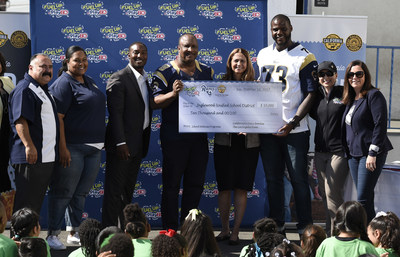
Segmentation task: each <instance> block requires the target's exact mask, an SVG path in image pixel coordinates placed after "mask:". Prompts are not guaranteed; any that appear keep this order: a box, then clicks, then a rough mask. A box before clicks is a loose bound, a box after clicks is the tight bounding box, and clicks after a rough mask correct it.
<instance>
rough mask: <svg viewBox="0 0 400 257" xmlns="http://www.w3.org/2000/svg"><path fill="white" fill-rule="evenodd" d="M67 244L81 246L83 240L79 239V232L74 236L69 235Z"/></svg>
mask: <svg viewBox="0 0 400 257" xmlns="http://www.w3.org/2000/svg"><path fill="white" fill-rule="evenodd" d="M67 243H68V244H73V245H80V244H81V239H80V238H79V234H78V233H77V232H75V234H73V235H71V234H69V235H68V237H67Z"/></svg>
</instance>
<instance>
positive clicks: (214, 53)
mask: <svg viewBox="0 0 400 257" xmlns="http://www.w3.org/2000/svg"><path fill="white" fill-rule="evenodd" d="M198 58H199V60H200V61H201V62H204V63H207V64H214V63H217V62H218V63H222V56H220V55H218V48H215V47H214V48H212V49H209V48H202V49H200V50H199V52H198Z"/></svg>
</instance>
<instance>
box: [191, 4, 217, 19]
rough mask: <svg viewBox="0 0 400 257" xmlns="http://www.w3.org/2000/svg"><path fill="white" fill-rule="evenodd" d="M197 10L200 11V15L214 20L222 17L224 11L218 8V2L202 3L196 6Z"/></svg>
mask: <svg viewBox="0 0 400 257" xmlns="http://www.w3.org/2000/svg"><path fill="white" fill-rule="evenodd" d="M196 10H197V11H199V15H200V16H203V17H205V18H206V19H210V20H213V19H215V18H220V19H222V16H223V13H222V11H220V10H219V9H218V4H217V3H213V4H200V5H197V6H196Z"/></svg>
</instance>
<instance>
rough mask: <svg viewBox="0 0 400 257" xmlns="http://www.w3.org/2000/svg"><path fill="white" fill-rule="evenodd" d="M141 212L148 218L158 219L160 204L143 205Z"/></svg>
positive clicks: (159, 216)
mask: <svg viewBox="0 0 400 257" xmlns="http://www.w3.org/2000/svg"><path fill="white" fill-rule="evenodd" d="M142 210H143V212H144V213H145V215H146V218H147V219H148V220H158V219H160V218H161V206H160V204H155V205H145V206H143V207H142Z"/></svg>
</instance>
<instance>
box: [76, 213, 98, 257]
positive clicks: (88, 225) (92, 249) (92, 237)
mask: <svg viewBox="0 0 400 257" xmlns="http://www.w3.org/2000/svg"><path fill="white" fill-rule="evenodd" d="M100 231H101V223H100V221H98V220H96V219H91V218H88V219H86V220H84V221H82V223H81V225H80V226H79V238H80V243H81V246H82V252H83V253H84V254H85V256H86V257H96V238H97V236H98V235H99V233H100Z"/></svg>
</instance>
